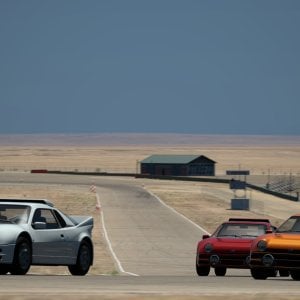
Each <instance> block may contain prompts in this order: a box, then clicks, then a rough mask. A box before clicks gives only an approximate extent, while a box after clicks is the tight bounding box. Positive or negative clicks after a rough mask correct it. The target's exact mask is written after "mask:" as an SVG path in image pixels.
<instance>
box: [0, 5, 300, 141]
mask: <svg viewBox="0 0 300 300" xmlns="http://www.w3.org/2000/svg"><path fill="white" fill-rule="evenodd" d="M299 32H300V1H298V0H294V1H290V0H281V1H276V0H268V1H264V0H256V1H255V0H251V1H250V0H244V1H243V0H236V1H231V0H226V1H224V0H222V1H221V0H220V1H214V0H207V1H201V0H181V1H178V0H147V1H146V0H135V1H133V0H95V1H92V0H82V1H81V0H26V1H25V0H24V1H23V0H18V1H17V0H0V133H44V132H45V133H85V132H94V133H97V132H153V133H155V132H171V133H199V134H279V135H282V134H283V135H300V34H299Z"/></svg>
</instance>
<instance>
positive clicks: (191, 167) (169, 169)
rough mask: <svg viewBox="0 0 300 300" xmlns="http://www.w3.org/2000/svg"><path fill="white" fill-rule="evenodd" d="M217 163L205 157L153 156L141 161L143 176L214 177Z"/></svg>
mask: <svg viewBox="0 0 300 300" xmlns="http://www.w3.org/2000/svg"><path fill="white" fill-rule="evenodd" d="M215 163H216V162H215V161H213V160H211V159H209V158H208V157H206V156H204V155H200V156H199V155H151V156H149V157H147V158H146V159H144V160H142V161H141V174H148V175H156V176H161V175H166V176H214V175H215Z"/></svg>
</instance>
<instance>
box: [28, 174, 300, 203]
mask: <svg viewBox="0 0 300 300" xmlns="http://www.w3.org/2000/svg"><path fill="white" fill-rule="evenodd" d="M31 173H47V174H61V175H89V176H126V177H135V178H145V179H159V180H179V181H195V182H212V183H228V184H230V181H231V179H225V178H216V177H188V176H154V175H146V174H136V173H108V172H75V171H73V172H72V171H70V172H68V171H48V170H31ZM246 186H247V187H248V188H251V189H253V190H257V191H260V192H262V193H265V194H269V195H273V196H276V197H279V198H282V199H286V200H290V201H300V199H299V193H298V195H297V196H292V195H288V194H284V193H280V192H276V191H271V190H269V189H266V188H264V187H261V186H257V185H254V184H251V183H246Z"/></svg>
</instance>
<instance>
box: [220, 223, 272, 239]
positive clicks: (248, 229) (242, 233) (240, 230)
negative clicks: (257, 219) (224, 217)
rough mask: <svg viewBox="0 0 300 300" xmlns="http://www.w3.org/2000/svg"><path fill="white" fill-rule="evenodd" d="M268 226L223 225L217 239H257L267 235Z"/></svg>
mask: <svg viewBox="0 0 300 300" xmlns="http://www.w3.org/2000/svg"><path fill="white" fill-rule="evenodd" d="M266 230H267V226H266V225H264V224H238V223H234V224H232V223H227V224H223V226H222V227H221V228H220V230H219V231H218V232H217V234H216V236H217V237H244V238H252V237H253V238H255V237H257V236H260V235H263V234H265V233H266Z"/></svg>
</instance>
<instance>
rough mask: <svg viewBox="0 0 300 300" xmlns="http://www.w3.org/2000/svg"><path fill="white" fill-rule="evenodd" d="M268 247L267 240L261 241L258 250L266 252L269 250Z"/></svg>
mask: <svg viewBox="0 0 300 300" xmlns="http://www.w3.org/2000/svg"><path fill="white" fill-rule="evenodd" d="M267 247H268V243H267V242H266V241H265V240H260V241H259V242H258V243H257V249H258V250H259V251H266V250H267Z"/></svg>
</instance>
